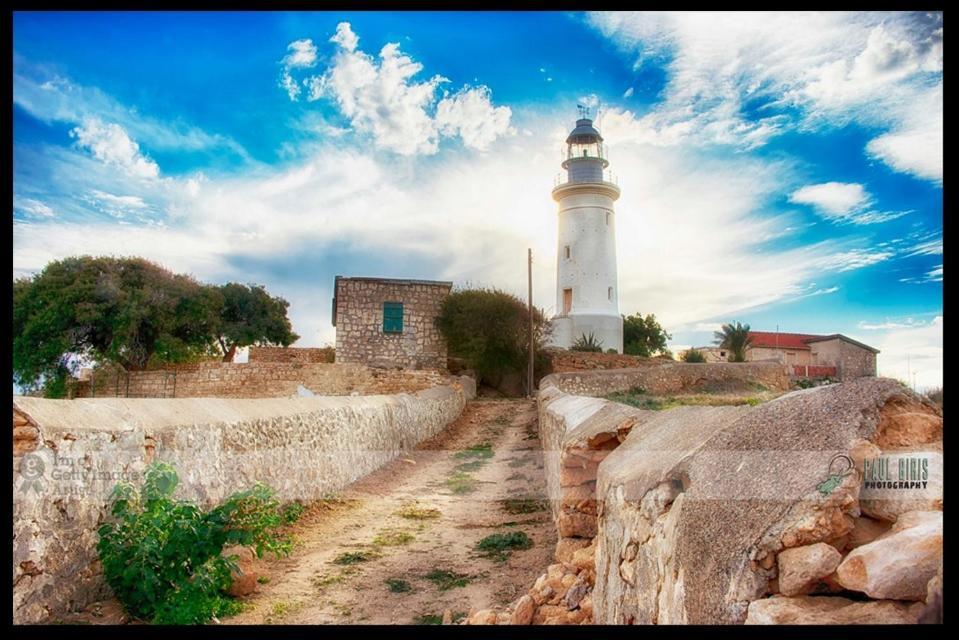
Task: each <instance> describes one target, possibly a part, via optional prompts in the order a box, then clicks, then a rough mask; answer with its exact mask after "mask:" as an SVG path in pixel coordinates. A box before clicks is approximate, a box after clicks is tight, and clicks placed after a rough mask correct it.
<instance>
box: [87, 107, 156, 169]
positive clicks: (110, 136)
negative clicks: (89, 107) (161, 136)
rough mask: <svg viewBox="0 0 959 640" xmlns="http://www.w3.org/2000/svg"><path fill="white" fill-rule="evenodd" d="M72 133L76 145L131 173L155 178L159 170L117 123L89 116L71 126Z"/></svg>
mask: <svg viewBox="0 0 959 640" xmlns="http://www.w3.org/2000/svg"><path fill="white" fill-rule="evenodd" d="M70 136H71V137H73V138H76V139H77V146H79V147H80V148H82V149H87V150H89V151H90V153H91V154H93V157H95V158H97V159H98V160H100V161H102V162H104V163H106V164H108V165H114V166H117V167H120V168H121V169H123V170H124V171H125V172H126V173H127V174H129V175H131V176H136V177H139V178H156V177H157V176H159V174H160V167H159V166H157V164H156V163H155V162H154V161H153V160H151V159H150V158H148V157H146V156H144V155H143V154H142V153H140V145H138V144H137V143H136V142H135V141H134V140H132V139H131V138H130V136H128V135H127V132H126V131H125V130H124V129H123V127H121V126H120V125H118V124H115V123H105V122H103V121H102V120H100V119H98V118H86V119H85V120H84V121H83V123H82V124H81V125H80V126H78V127H75V128H73V129H71V130H70Z"/></svg>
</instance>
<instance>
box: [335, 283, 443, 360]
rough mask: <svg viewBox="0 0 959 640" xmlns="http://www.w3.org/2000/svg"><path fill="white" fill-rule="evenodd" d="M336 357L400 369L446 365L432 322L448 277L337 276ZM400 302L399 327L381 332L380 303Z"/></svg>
mask: <svg viewBox="0 0 959 640" xmlns="http://www.w3.org/2000/svg"><path fill="white" fill-rule="evenodd" d="M336 282H337V285H336V294H335V295H336V361H337V362H339V363H360V364H366V365H369V366H373V367H385V368H399V369H439V370H443V369H445V368H446V341H445V340H443V336H442V334H441V333H440V331H439V330H438V329H437V328H436V326H435V325H434V320H435V319H436V318H437V317H438V316H439V314H440V310H441V308H442V304H443V300H444V299H445V298H446V296H447V295H449V292H450V287H451V283H448V282H427V281H415V280H413V281H404V280H380V279H373V278H342V277H338V278H337V280H336ZM384 302H401V303H403V332H402V333H396V334H394V333H384V331H383V303H384Z"/></svg>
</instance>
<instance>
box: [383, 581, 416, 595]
mask: <svg viewBox="0 0 959 640" xmlns="http://www.w3.org/2000/svg"><path fill="white" fill-rule="evenodd" d="M385 582H386V586H387V587H388V588H389V590H390V591H391V592H393V593H408V592H410V591H412V590H413V587H411V586H410V583H409V582H407V581H406V580H400V579H399V578H387V579H386V580H385Z"/></svg>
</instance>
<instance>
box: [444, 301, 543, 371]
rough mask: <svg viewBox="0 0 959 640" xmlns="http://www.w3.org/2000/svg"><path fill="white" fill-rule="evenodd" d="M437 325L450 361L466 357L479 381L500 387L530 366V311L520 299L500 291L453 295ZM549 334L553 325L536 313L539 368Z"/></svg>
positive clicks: (537, 311) (535, 328) (534, 333)
mask: <svg viewBox="0 0 959 640" xmlns="http://www.w3.org/2000/svg"><path fill="white" fill-rule="evenodd" d="M436 326H437V328H438V329H439V330H440V332H441V333H442V334H443V337H444V338H445V339H446V344H447V349H448V352H449V354H450V355H451V356H454V357H458V358H463V359H464V360H465V361H466V362H467V363H468V365H469V366H470V368H472V369H473V370H474V371H476V375H477V376H478V379H479V380H481V381H484V382H486V383H487V384H490V385H492V386H494V387H495V386H498V385H499V384H500V382H501V381H502V379H503V377H504V376H505V375H507V374H511V373H512V374H523V373H524V372H525V371H526V367H527V362H528V360H527V358H528V357H529V352H528V348H527V345H528V340H529V310H528V307H527V305H526V303H524V302H523V301H522V300H520V299H519V298H517V297H516V296H514V295H512V294H509V293H506V292H505V291H499V290H497V289H464V290H460V291H454V292H452V293H451V294H450V295H449V296H447V297H446V299H445V300H444V301H443V307H442V310H441V312H440V315H439V317H438V318H437V319H436ZM548 335H549V321H548V320H547V319H546V317H545V316H544V315H543V313H542V311H540V310H539V309H536V308H534V309H533V340H534V344H535V348H536V352H537V363H536V364H537V365H538V366H542V364H543V363H542V355H541V354H540V350H541V349H542V348H543V347H544V346H545V343H546V339H547V337H548Z"/></svg>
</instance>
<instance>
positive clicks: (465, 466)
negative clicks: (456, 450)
mask: <svg viewBox="0 0 959 640" xmlns="http://www.w3.org/2000/svg"><path fill="white" fill-rule="evenodd" d="M484 464H486V460H471V461H469V462H463V463H460V464H458V465H456V467H455V469H456V471H462V472H464V473H465V472H470V471H479V470H480V467H482V466H483V465H484Z"/></svg>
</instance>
